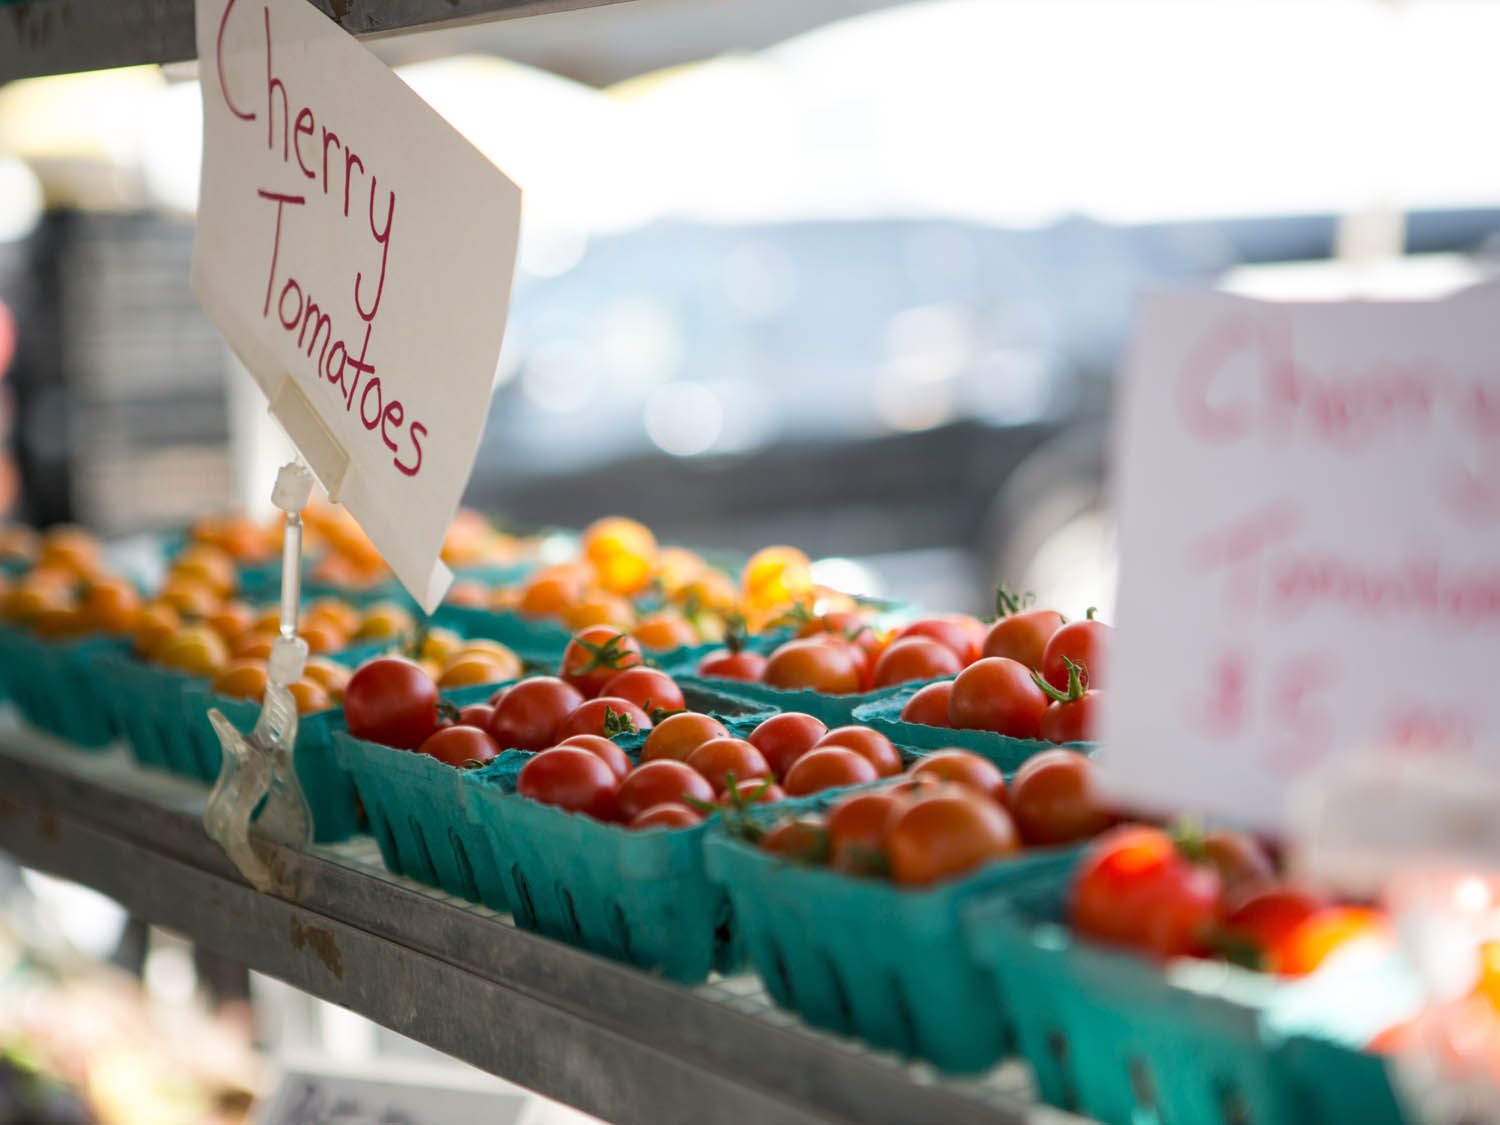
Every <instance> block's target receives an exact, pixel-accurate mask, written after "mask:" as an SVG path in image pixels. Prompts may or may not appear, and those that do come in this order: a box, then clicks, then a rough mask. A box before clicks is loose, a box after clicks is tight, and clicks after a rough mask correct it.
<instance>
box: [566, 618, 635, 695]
mask: <svg viewBox="0 0 1500 1125" xmlns="http://www.w3.org/2000/svg"><path fill="white" fill-rule="evenodd" d="M640 663H641V646H640V645H639V644H638V643H636V640H635V638H634V637H632V636H630V635H629V634H628V633H623V632H621V631H620V630H619V629H616V628H615V627H614V626H613V625H590V626H589V627H588V628H587V629H580V630H579V631H578V632H576V633H574V634H573V639H572V640H571V641H569V642H568V647H567V648H565V649H564V650H563V658H562V678H563V679H565V680H567V681H568V683H570V684H572V685H573V686H574V687H576V688H577V689H578V690H579V691H581V692H582V693H583V694H584V695H585V696H587V697H590V698H591V697H593V696H596V695H598V694H599V693H600V692H601V691H602V690H603V689H604V685H605V684H607V683H609V681H610V680H612V679H614V677H615V676H616V675H617V674H619V673H620V672H623V671H624V670H625V669H626V668H634V667H635V666H636V665H638V664H640Z"/></svg>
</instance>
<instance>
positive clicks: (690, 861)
mask: <svg viewBox="0 0 1500 1125" xmlns="http://www.w3.org/2000/svg"><path fill="white" fill-rule="evenodd" d="M532 756H533V755H531V754H527V753H524V752H522V751H516V750H508V751H506V752H505V753H504V754H502V755H501V756H500V758H498V759H496V762H495V764H493V765H491V766H488V767H486V768H485V769H482V770H475V771H473V772H472V773H470V774H468V775H467V776H466V777H465V778H464V782H465V785H464V788H465V790H466V794H465V800H466V801H467V804H468V809H469V814H470V817H471V818H472V820H473V823H474V824H475V825H476V826H478V827H480V828H481V829H482V830H483V832H484V833H485V834H486V835H487V836H488V838H489V840H490V844H491V848H492V850H493V852H494V854H495V855H496V856H497V857H498V858H499V860H500V868H501V872H502V875H503V878H504V880H505V885H506V894H507V896H508V897H509V899H510V904H511V911H512V913H513V915H514V916H515V920H516V924H517V925H518V926H521V927H522V928H524V929H528V930H535V931H537V932H539V933H543V934H546V935H547V936H548V937H551V938H555V939H557V940H559V941H563V942H566V943H567V944H569V945H576V946H580V947H582V948H584V949H588V950H590V951H591V952H594V953H598V954H601V955H603V956H605V957H610V958H613V959H614V960H617V961H624V962H626V963H627V964H631V965H636V966H638V967H640V968H642V969H646V970H648V971H651V972H659V973H661V974H663V975H664V976H667V977H669V978H671V979H672V980H676V981H679V982H681V983H683V984H697V983H699V982H701V981H702V980H704V979H705V978H706V977H707V976H708V974H709V973H710V972H711V971H713V970H718V971H720V972H729V971H732V970H733V969H735V968H737V967H738V965H739V963H740V961H741V959H742V958H741V952H740V950H739V947H738V944H737V943H736V941H735V940H734V928H733V926H732V924H731V918H730V913H729V899H728V896H727V895H725V894H724V892H723V891H722V890H721V889H720V888H718V887H716V886H715V885H714V884H713V883H712V882H710V881H709V878H708V874H707V872H706V870H705V869H704V865H703V840H704V837H705V835H706V834H707V832H708V830H709V825H710V823H711V822H712V818H711V819H710V820H709V821H704V822H703V823H701V824H698V825H695V826H693V827H691V828H676V829H667V828H657V829H647V830H643V831H631V830H630V829H628V828H626V827H624V826H623V825H620V824H605V823H602V822H600V821H597V820H594V819H592V818H590V817H587V816H583V815H581V814H579V813H573V812H567V811H565V810H562V809H557V808H553V807H552V806H549V805H543V804H539V803H537V802H536V801H532V800H530V799H528V798H526V797H522V796H520V795H518V794H517V793H516V791H515V789H516V782H517V779H518V777H519V774H520V768H521V766H522V765H524V764H525V762H526V761H528V760H529V759H530V758H531V757H532Z"/></svg>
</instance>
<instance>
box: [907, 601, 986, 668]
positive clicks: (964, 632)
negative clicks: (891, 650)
mask: <svg viewBox="0 0 1500 1125" xmlns="http://www.w3.org/2000/svg"><path fill="white" fill-rule="evenodd" d="M904 637H927V638H929V639H931V640H934V641H937V642H938V644H940V645H942V646H943V647H944V648H946V649H948V650H949V651H950V652H952V653H953V655H954V656H956V657H958V659H959V662H960V666H964V665H969V664H972V663H974V661H976V660H978V659H979V648H980V646H981V645H982V644H983V643H984V625H983V623H982V622H981V621H980V620H979V618H977V617H971V616H970V615H969V614H967V613H941V614H936V615H934V616H932V617H924V618H922V619H921V620H918V621H913V622H912V623H911V624H909V625H903V626H901V628H899V629H897V630H896V635H895V637H894V638H893V639H892V643H893V644H894V643H895V641H898V640H901V639H902V638H904Z"/></svg>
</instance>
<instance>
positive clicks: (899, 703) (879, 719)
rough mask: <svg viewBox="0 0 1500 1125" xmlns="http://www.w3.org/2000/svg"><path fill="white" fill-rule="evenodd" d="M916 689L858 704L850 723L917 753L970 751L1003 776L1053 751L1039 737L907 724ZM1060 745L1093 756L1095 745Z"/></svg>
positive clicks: (909, 686)
mask: <svg viewBox="0 0 1500 1125" xmlns="http://www.w3.org/2000/svg"><path fill="white" fill-rule="evenodd" d="M933 682H936V681H933ZM920 686H921V685H917V684H903V685H902V686H901V687H900V688H896V689H893V690H892V691H891V692H888V693H886V694H885V696H884V697H883V698H881V699H877V700H872V701H869V702H867V703H863V704H861V705H860V706H858V707H856V708H855V710H854V720H853V721H854V722H856V723H864V724H865V726H867V727H872V728H873V729H875V730H878V731H879V732H880V733H881V734H883V735H885V736H886V737H887V738H889V739H890V740H891V741H892V742H899V743H901V744H902V745H904V746H911V747H915V748H917V749H921V750H946V749H948V748H950V747H953V748H957V749H959V750H970V751H972V752H973V753H975V754H979V755H982V756H983V757H986V758H988V759H989V760H990V761H992V762H994V763H995V765H997V766H999V767H1000V769H1001V772H1003V773H1005V774H1007V775H1009V774H1012V773H1015V771H1016V770H1018V769H1020V768H1021V765H1022V764H1023V763H1024V762H1025V761H1026V759H1027V758H1030V757H1034V756H1035V755H1037V754H1040V753H1041V752H1042V751H1043V750H1055V749H1057V747H1058V745H1059V744H1058V743H1056V742H1047V741H1046V740H1045V739H1040V738H1010V737H1008V736H1006V735H1003V734H996V733H995V732H994V731H989V730H955V729H952V728H950V727H930V726H927V725H926V724H925V723H908V722H906V721H905V720H904V719H902V718H901V711H902V709H903V708H905V706H906V705H907V703H908V702H910V700H911V697H912V696H913V695H915V694H916V692H917V688H918V687H920ZM1061 745H1063V746H1066V747H1067V748H1068V749H1070V750H1077V751H1079V752H1080V753H1084V754H1093V753H1094V752H1095V751H1096V750H1097V749H1098V743H1095V742H1065V743H1062V744H1061Z"/></svg>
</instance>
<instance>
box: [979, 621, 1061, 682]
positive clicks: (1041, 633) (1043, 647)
mask: <svg viewBox="0 0 1500 1125" xmlns="http://www.w3.org/2000/svg"><path fill="white" fill-rule="evenodd" d="M1062 626H1063V615H1062V614H1060V613H1058V612H1057V610H1055V609H1027V610H1022V611H1021V612H1019V613H1010V614H1006V615H1005V616H1004V617H1002V618H1000V620H999V621H996V622H995V623H994V624H993V625H991V626H990V631H989V635H988V636H986V637H985V638H984V649H983V653H982V654H983V655H984V656H1003V657H1005V658H1006V659H1007V660H1014V661H1015V662H1016V663H1018V664H1024V665H1025V666H1026V667H1027V668H1035V669H1037V670H1040V669H1041V667H1042V658H1043V656H1044V655H1045V653H1046V651H1047V642H1048V641H1050V640H1051V639H1052V635H1053V634H1054V633H1056V632H1057V631H1058V630H1059V629H1061V628H1062ZM1064 683H1066V678H1065V679H1064Z"/></svg>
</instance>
